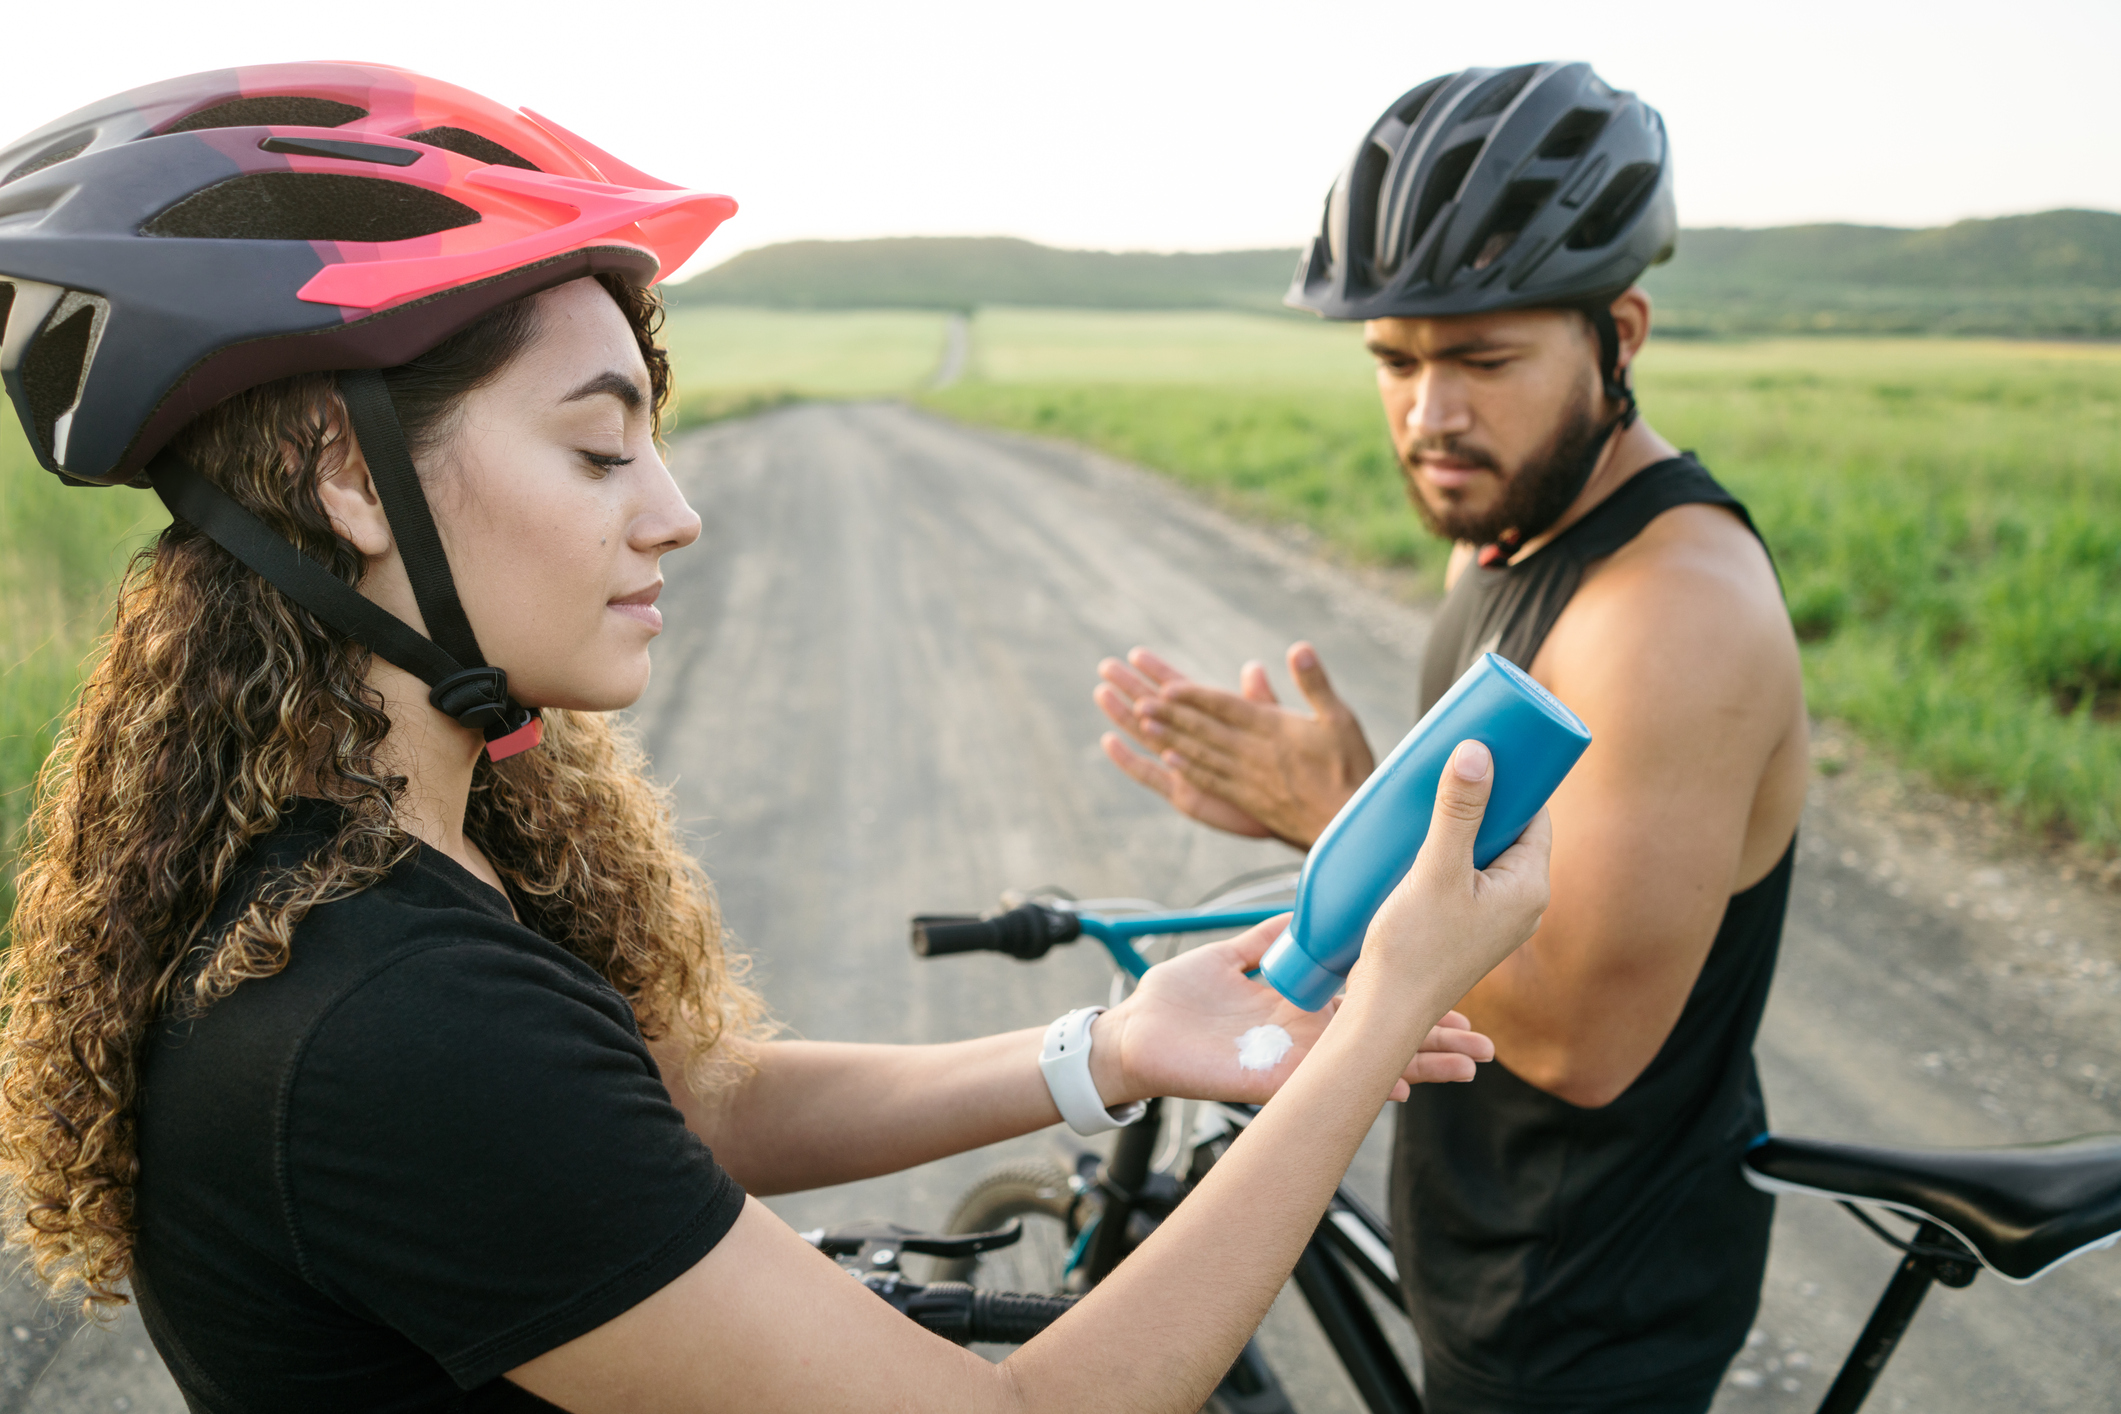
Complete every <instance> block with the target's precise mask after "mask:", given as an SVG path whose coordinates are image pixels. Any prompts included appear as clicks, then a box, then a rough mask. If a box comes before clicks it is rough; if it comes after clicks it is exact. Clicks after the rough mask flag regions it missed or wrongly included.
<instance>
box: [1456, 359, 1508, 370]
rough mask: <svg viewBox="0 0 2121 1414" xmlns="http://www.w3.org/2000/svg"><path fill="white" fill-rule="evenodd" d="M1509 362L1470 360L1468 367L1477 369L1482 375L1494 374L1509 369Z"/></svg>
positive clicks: (1504, 360) (1467, 361) (1505, 360)
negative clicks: (1499, 369)
mask: <svg viewBox="0 0 2121 1414" xmlns="http://www.w3.org/2000/svg"><path fill="white" fill-rule="evenodd" d="M1509 362H1510V361H1509V360H1508V359H1506V358H1469V359H1467V360H1466V367H1468V368H1477V369H1479V370H1480V371H1481V372H1482V373H1493V372H1494V371H1495V370H1496V369H1498V368H1504V367H1507V366H1508V364H1509Z"/></svg>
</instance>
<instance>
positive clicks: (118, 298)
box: [0, 63, 736, 755]
mask: <svg viewBox="0 0 2121 1414" xmlns="http://www.w3.org/2000/svg"><path fill="white" fill-rule="evenodd" d="M735 210H736V203H735V202H734V201H731V200H730V199H729V198H728V197H726V196H716V195H712V194H709V193H706V192H699V191H687V190H682V189H680V188H676V187H673V186H671V185H670V184H668V183H667V182H660V181H657V180H656V179H654V178H653V177H649V176H646V175H645V174H643V173H641V172H639V171H636V170H635V169H634V168H632V167H629V166H627V165H626V164H625V163H623V162H621V161H619V160H618V159H617V158H615V157H612V156H611V155H610V154H609V153H606V152H604V151H602V150H601V149H599V148H597V147H595V146H593V145H591V144H590V143H588V142H586V141H584V140H583V139H581V138H579V137H576V136H575V135H574V134H572V133H570V132H568V131H567V130H566V129H565V128H562V127H560V126H559V125H558V124H557V123H554V122H552V121H551V120H550V119H547V118H542V117H539V116H538V115H536V114H534V113H532V112H530V111H529V110H527V109H525V110H523V111H521V112H516V111H513V110H510V109H508V108H504V107H502V106H501V105H499V104H497V103H494V102H492V101H491V100H488V99H485V98H481V97H480V96H478V95H477V94H475V93H471V92H469V91H467V90H465V89H461V88H458V87H456V86H454V85H452V84H447V83H442V82H439V81H437V80H435V79H430V78H425V77H422V76H420V75H418V74H413V73H409V72H407V71H406V70H403V69H396V68H391V67H389V66H387V65H382V64H339V63H312V64H275V65H265V66H260V67H256V68H242V69H224V70H219V71H216V72H213V73H205V74H193V75H191V76H189V77H187V78H180V79H172V80H170V81H168V82H166V83H159V84H152V85H149V86H148V87H145V88H138V89H134V90H132V91H131V92H129V93H122V94H119V95H118V96H116V97H114V98H110V99H106V100H105V101H103V102H101V103H97V104H93V105H91V106H89V107H87V108H83V109H81V110H79V111H78V112H75V113H71V114H69V115H67V116H66V117H64V118H61V119H59V120H58V121H57V122H55V123H52V124H49V125H48V126H46V127H43V128H40V129H39V130H38V131H36V132H34V133H31V134H30V135H29V136H28V137H25V138H23V139H22V140H20V141H19V142H16V143H13V144H11V145H10V146H8V147H7V148H5V149H0V331H4V332H0V381H4V382H5V385H6V388H7V394H8V397H9V398H10V400H11V401H12V402H13V403H14V406H15V410H16V412H17V414H18V415H19V416H20V417H21V419H22V424H23V427H24V428H25V429H26V430H27V431H28V433H29V439H30V442H31V445H32V446H33V447H34V448H35V450H36V454H37V457H38V459H39V461H41V462H42V463H43V465H44V466H45V467H46V468H47V469H49V470H51V471H54V472H57V473H58V474H59V475H60V476H62V477H64V478H65V479H67V480H68V481H71V482H74V483H77V484H83V483H85V484H96V485H112V484H117V483H127V482H129V483H132V484H136V485H137V484H152V485H154V486H155V488H156V489H157V491H159V492H160V493H161V494H162V496H163V499H164V500H165V501H168V502H169V503H170V505H171V509H172V510H173V511H175V512H176V513H177V514H178V515H179V516H180V517H182V518H184V519H186V520H188V521H191V522H192V523H193V524H195V525H197V526H198V527H199V528H200V529H201V530H203V531H205V532H206V533H207V534H208V535H210V536H211V537H212V538H213V539H215V540H216V541H218V542H219V543H221V544H222V545H223V546H225V547H226V548H228V549H229V550H230V552H231V553H232V554H235V555H236V557H237V558H238V559H241V560H243V561H244V562H245V563H246V564H249V565H250V566H251V567H252V568H253V569H256V570H258V571H259V572H260V573H262V574H265V575H266V577H267V578H269V579H271V580H272V581H273V582H274V583H275V584H278V585H279V586H280V587H281V588H282V589H283V590H285V591H286V592H288V593H289V594H290V595H291V596H292V597H294V598H296V599H297V600H298V601H299V602H302V603H303V604H304V605H305V606H306V607H309V608H310V609H311V610H312V611H313V612H316V613H317V614H318V615H319V616H320V617H322V618H324V619H325V621H326V622H328V623H331V624H332V625H333V626H334V627H336V628H339V629H340V630H341V631H342V632H346V633H348V634H349V635H350V636H352V637H355V638H357V639H360V640H361V641H363V642H366V643H368V644H369V646H370V647H372V648H374V649H375V650H376V651H377V652H379V653H381V654H382V655H383V656H384V657H386V658H388V659H390V660H391V661H393V662H397V663H399V664H400V665H401V666H404V667H406V668H407V669H408V670H410V671H414V672H417V673H419V674H420V675H421V676H422V677H423V678H425V679H426V680H427V681H428V682H429V683H430V684H432V685H433V686H434V688H435V701H436V705H437V706H441V707H443V709H444V710H445V711H450V712H451V713H452V715H455V716H457V717H458V719H459V720H461V721H465V722H467V724H470V725H475V726H481V727H483V728H484V729H485V730H486V732H487V735H488V737H489V739H490V740H491V741H492V743H493V746H494V749H495V754H496V755H500V754H504V753H503V751H502V750H501V749H500V748H501V745H502V740H503V738H506V739H507V740H508V741H509V742H510V743H511V744H513V743H515V742H517V741H521V744H523V745H528V744H531V742H532V741H533V740H534V736H535V726H536V719H535V716H534V714H531V713H529V712H527V711H526V710H525V709H523V708H521V707H520V706H518V705H516V704H514V703H513V702H512V700H510V699H507V697H506V690H505V683H506V678H505V675H504V674H501V673H500V671H499V670H498V669H493V668H487V667H486V666H485V665H484V662H483V660H482V659H480V658H479V656H478V651H477V646H476V643H475V642H473V641H472V639H471V634H470V630H469V627H468V625H463V624H462V620H463V615H462V611H461V610H460V609H456V605H455V601H456V594H455V589H454V586H453V585H452V584H451V583H450V582H449V579H448V567H447V562H446V560H442V559H441V556H440V545H439V541H435V540H434V539H433V531H432V526H431V524H430V523H428V517H427V510H426V506H425V503H424V500H422V499H421V497H420V493H419V488H418V482H417V480H416V479H414V478H413V477H412V472H411V464H410V460H409V458H405V457H404V456H403V452H402V437H400V436H399V435H398V429H397V426H396V420H395V416H394V414H393V413H392V411H391V408H390V402H389V396H388V393H387V391H386V390H384V389H383V384H382V380H381V379H380V378H377V377H375V375H374V374H368V375H366V376H362V375H361V374H359V373H357V372H355V371H357V370H376V369H384V368H390V367H393V366H395V365H397V364H401V363H404V362H406V361H407V360H409V359H411V358H414V357H416V356H418V355H419V354H422V353H424V352H426V351H427V350H429V349H431V348H433V347H434V346H435V345H436V344H439V343H440V342H442V341H443V340H444V339H446V338H448V337H449V336H450V335H452V334H454V333H456V332H457V331H459V330H461V329H463V328H465V327H466V326H468V325H469V324H471V323H473V322H474V321H476V320H477V319H478V318H479V317H480V316H482V315H484V314H486V313H488V312H489V311H491V310H493V309H496V308H498V307H500V306H501V305H503V304H506V303H508V302H510V301H512V300H515V299H519V298H521V297H523V296H525V295H528V294H533V293H536V292H537V291H539V290H543V289H547V288H550V287H552V286H555V285H559V284H564V283H566V282H567V281H569V280H573V279H577V278H579V277H581V276H585V275H597V274H607V273H611V274H617V275H620V276H622V277H624V278H625V279H628V280H630V281H633V282H635V283H638V284H641V285H647V284H651V283H653V282H654V281H656V280H657V279H658V278H660V277H661V276H663V275H665V274H667V273H669V272H670V271H672V270H675V269H676V268H677V267H678V266H679V265H680V264H682V263H683V262H684V261H685V260H686V259H687V258H688V257H689V256H691V255H692V253H693V252H694V251H695V250H697V249H698V248H699V246H700V244H701V243H702V242H703V241H705V240H706V239H707V237H708V235H709V234H711V233H712V232H713V231H714V229H715V227H717V226H719V225H720V224H721V223H722V222H723V221H725V220H727V219H728V218H729V216H730V215H731V214H733V213H734V212H735ZM322 371H336V372H339V373H340V374H341V378H340V385H341V388H342V391H344V392H346V393H347V395H348V396H347V402H348V406H349V409H350V411H351V412H352V414H353V422H354V430H355V435H356V436H357V437H358V439H359V440H360V442H361V445H362V449H363V452H364V453H365V454H366V455H367V456H368V459H369V461H370V463H371V466H372V467H375V466H377V465H378V463H379V462H381V463H385V464H394V463H397V462H402V463H403V465H402V466H401V467H396V468H395V470H396V472H398V473H401V474H397V475H393V467H392V466H391V465H385V466H383V468H382V473H383V474H382V476H381V477H380V478H379V487H380V488H381V489H382V490H383V491H384V494H385V503H386V507H387V509H388V510H389V511H390V513H391V518H392V524H393V527H394V529H396V531H397V532H398V534H399V539H400V541H401V543H403V544H405V546H406V548H407V550H408V564H409V566H410V567H413V568H414V569H415V575H414V588H415V590H417V591H420V598H421V606H422V611H423V614H425V616H426V618H427V621H428V623H429V625H430V626H431V627H433V628H434V629H435V641H434V642H430V641H428V640H426V639H424V638H421V637H420V635H418V634H416V633H413V631H412V630H411V629H410V628H408V627H406V626H405V625H403V624H400V623H399V622H398V621H397V620H396V619H392V618H389V617H388V616H387V615H381V614H380V611H379V610H374V609H373V606H372V605H368V601H366V600H364V599H361V597H360V596H359V595H358V594H356V593H354V592H353V591H352V590H351V589H350V588H349V587H348V586H345V585H344V584H343V583H341V582H339V581H337V580H335V579H333V578H332V576H330V575H329V574H328V573H324V572H322V571H321V569H320V568H318V569H317V574H318V576H321V578H322V579H323V580H325V581H329V585H320V584H317V583H315V582H314V579H315V578H316V576H310V575H308V574H306V573H305V571H304V568H303V566H304V565H310V567H311V568H317V567H315V566H313V564H311V562H307V561H303V564H299V565H294V566H289V565H288V564H287V563H286V560H287V558H288V557H287V554H286V551H287V550H288V549H290V548H291V547H287V546H286V545H285V542H284V541H281V540H279V537H277V536H274V535H272V533H271V532H269V531H266V530H265V529H264V527H263V526H262V524H260V523H259V522H257V521H256V520H255V518H253V517H250V516H249V514H248V512H246V511H244V510H243V509H242V508H241V507H239V506H236V505H235V503H234V502H232V501H229V500H228V499H227V498H226V497H225V496H222V495H221V493H220V492H218V491H217V490H215V488H213V487H212V486H211V485H210V484H208V483H207V482H206V481H205V479H204V478H203V477H200V476H198V475H197V474H196V473H195V472H192V471H191V470H190V469H189V468H188V467H185V466H183V465H182V464H181V462H178V461H177V459H175V458H173V457H170V456H168V455H166V454H164V452H163V449H164V448H165V447H166V445H167V444H168V442H169V440H170V439H171V437H172V436H173V435H174V434H175V433H176V432H177V430H178V429H179V428H181V427H182V426H183V425H184V424H185V423H186V422H188V421H190V420H191V419H192V418H193V417H196V416H197V415H198V414H199V413H201V412H203V411H205V410H206V409H207V408H210V407H212V406H213V405H215V404H216V403H218V402H220V401H221V400H223V399H224V398H227V397H229V396H230V395H232V394H234V393H237V392H240V391H242V390H244V389H246V388H251V387H255V386H257V385H259V384H262V383H268V382H271V381H273V380H275V379H279V378H284V377H287V376H289V375H292V374H296V373H305V372H322ZM384 444H394V446H387V445H384ZM393 481H396V482H398V483H400V484H398V485H396V486H395V487H393V486H392V485H391V484H390V483H391V482H393ZM243 521H248V522H249V525H248V526H247V527H246V526H245V525H243V524H242V522H243ZM260 535H262V536H264V537H266V539H265V540H260V539H259V538H258V536H260ZM267 541H269V542H271V543H267ZM420 541H431V542H432V546H431V548H432V551H433V555H432V557H431V558H432V559H433V560H434V561H436V564H435V565H434V566H433V567H431V568H430V569H429V570H427V571H425V572H422V571H420V570H419V569H418V568H417V567H416V566H412V552H414V551H417V550H418V549H419V548H420V546H419V545H417V544H416V543H415V542H420ZM293 558H294V559H296V560H301V559H302V557H300V556H299V555H297V556H294V557H293ZM423 581H424V584H423ZM331 586H336V588H337V590H339V591H343V593H342V594H335V593H334V592H333V589H332V588H331ZM348 599H350V600H353V601H357V602H354V603H348V602H346V601H347V600H348ZM323 600H332V601H333V604H332V606H330V607H329V608H327V606H326V605H325V604H324V603H323V602H322V601H323ZM430 601H432V605H431V604H430ZM445 601H446V602H445ZM363 605H368V609H369V610H370V611H371V612H370V613H369V614H368V615H367V616H365V617H364V613H363V610H362V608H361V606H363ZM430 607H432V608H433V609H434V610H435V612H428V611H429V609H430ZM452 610H454V614H453V616H452V613H451V611H452ZM438 615H439V618H440V619H441V620H442V622H441V623H438V622H437V619H438ZM375 617H381V618H383V619H384V620H385V623H386V624H387V625H390V626H394V627H385V626H384V625H380V624H377V623H375V622H374V621H373V619H374V618H375ZM452 617H453V619H454V624H455V625H462V627H461V632H458V631H454V626H445V625H450V621H451V619H452ZM408 640H409V641H408ZM452 640H455V641H454V642H453V641H452ZM437 645H439V650H440V656H437ZM408 658H413V659H420V660H421V662H420V663H419V664H417V665H416V664H415V663H413V662H408V661H406V659H408ZM443 680H446V681H443ZM496 680H497V681H496ZM445 689H447V690H445ZM449 704H455V705H449ZM511 724H512V725H511ZM526 734H527V737H528V739H525V738H526Z"/></svg>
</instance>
